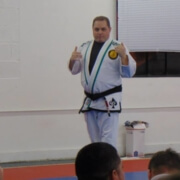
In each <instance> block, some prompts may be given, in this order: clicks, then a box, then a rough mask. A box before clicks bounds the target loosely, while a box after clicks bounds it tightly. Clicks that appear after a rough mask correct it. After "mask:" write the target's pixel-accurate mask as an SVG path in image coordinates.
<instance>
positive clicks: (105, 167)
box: [75, 142, 124, 180]
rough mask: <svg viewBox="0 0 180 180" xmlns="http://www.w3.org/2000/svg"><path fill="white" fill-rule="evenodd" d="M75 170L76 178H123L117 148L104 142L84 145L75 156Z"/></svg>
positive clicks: (90, 179)
mask: <svg viewBox="0 0 180 180" xmlns="http://www.w3.org/2000/svg"><path fill="white" fill-rule="evenodd" d="M75 170H76V175H77V178H78V180H124V173H123V170H122V162H121V159H120V157H119V155H118V153H117V150H116V149H115V148H114V147H113V146H112V145H110V144H108V143H104V142H96V143H91V144H89V145H86V146H84V147H83V148H82V149H81V150H80V151H79V152H78V154H77V156H76V160H75Z"/></svg>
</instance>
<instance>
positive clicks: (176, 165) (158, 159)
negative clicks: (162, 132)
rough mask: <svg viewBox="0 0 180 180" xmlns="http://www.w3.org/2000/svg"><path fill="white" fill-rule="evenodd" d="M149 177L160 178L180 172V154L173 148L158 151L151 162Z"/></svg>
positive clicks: (152, 179) (153, 179) (151, 178)
mask: <svg viewBox="0 0 180 180" xmlns="http://www.w3.org/2000/svg"><path fill="white" fill-rule="evenodd" d="M148 169H149V179H150V180H159V179H160V178H162V177H165V176H168V175H169V174H174V173H178V172H179V173H180V156H179V154H178V153H177V152H176V151H174V150H172V149H166V150H165V151H158V152H157V153H155V154H154V155H153V156H152V158H151V159H150V162H149V167H148Z"/></svg>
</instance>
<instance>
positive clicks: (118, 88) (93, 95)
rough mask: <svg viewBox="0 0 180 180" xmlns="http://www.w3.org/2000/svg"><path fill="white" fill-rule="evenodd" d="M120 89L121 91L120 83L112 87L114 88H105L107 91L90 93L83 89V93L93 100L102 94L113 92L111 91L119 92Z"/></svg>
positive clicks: (102, 95)
mask: <svg viewBox="0 0 180 180" xmlns="http://www.w3.org/2000/svg"><path fill="white" fill-rule="evenodd" d="M121 91H122V85H120V86H116V87H114V88H112V89H109V90H107V91H103V92H101V93H96V94H90V93H88V92H86V91H84V93H85V94H86V96H87V97H88V98H90V99H91V100H93V101H94V100H97V99H99V98H102V97H104V96H107V95H109V94H113V93H116V92H121Z"/></svg>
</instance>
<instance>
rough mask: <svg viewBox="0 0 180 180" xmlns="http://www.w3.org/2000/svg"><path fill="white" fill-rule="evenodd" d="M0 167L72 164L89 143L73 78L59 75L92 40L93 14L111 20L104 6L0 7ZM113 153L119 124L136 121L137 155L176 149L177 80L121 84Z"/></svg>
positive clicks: (92, 0)
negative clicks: (141, 130) (142, 128)
mask: <svg viewBox="0 0 180 180" xmlns="http://www.w3.org/2000/svg"><path fill="white" fill-rule="evenodd" d="M0 8H1V9H2V11H1V12H0V13H1V15H0V20H1V25H0V84H1V88H0V111H1V112H0V142H1V146H0V162H8V161H24V160H40V159H64V158H74V157H75V155H76V153H77V151H78V150H79V148H81V147H82V146H83V145H85V144H87V143H89V142H90V140H89V137H88V134H87V130H86V124H85V122H84V119H83V114H80V115H79V114H78V109H79V108H80V106H81V102H82V98H83V93H82V92H83V90H82V88H81V86H80V82H79V81H80V79H79V78H80V77H79V76H72V75H71V74H70V73H69V71H68V70H67V64H68V59H69V57H70V54H71V52H72V50H73V49H74V47H75V46H76V45H80V44H81V43H82V42H84V41H87V40H89V39H91V38H92V35H91V23H92V19H93V18H94V17H95V16H97V15H106V16H108V17H109V18H110V20H111V22H112V23H111V25H112V28H113V30H112V37H114V38H115V34H116V32H115V29H116V26H115V24H116V23H115V20H116V13H115V10H116V7H115V1H112V0H86V1H84V0H76V1H74V0H61V1H59V0H39V1H37V0H6V1H0ZM123 84H124V85H123V87H124V88H123V89H124V96H123V112H122V114H121V116H120V125H119V140H118V149H119V153H120V154H121V155H124V154H125V128H124V122H125V121H126V120H130V121H133V120H143V121H147V122H149V124H150V127H149V128H148V129H147V130H146V136H145V153H153V152H155V151H157V150H160V149H163V148H166V147H173V148H175V149H176V150H177V151H179V148H180V142H179V139H178V127H179V117H180V99H179V97H180V96H179V90H178V88H179V87H180V80H179V78H132V79H124V80H123Z"/></svg>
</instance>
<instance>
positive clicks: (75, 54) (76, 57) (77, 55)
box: [70, 46, 82, 61]
mask: <svg viewBox="0 0 180 180" xmlns="http://www.w3.org/2000/svg"><path fill="white" fill-rule="evenodd" d="M81 58H82V54H81V53H80V52H78V51H77V46H76V47H75V49H74V51H73V52H72V54H71V58H70V60H71V61H75V60H80V59H81Z"/></svg>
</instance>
